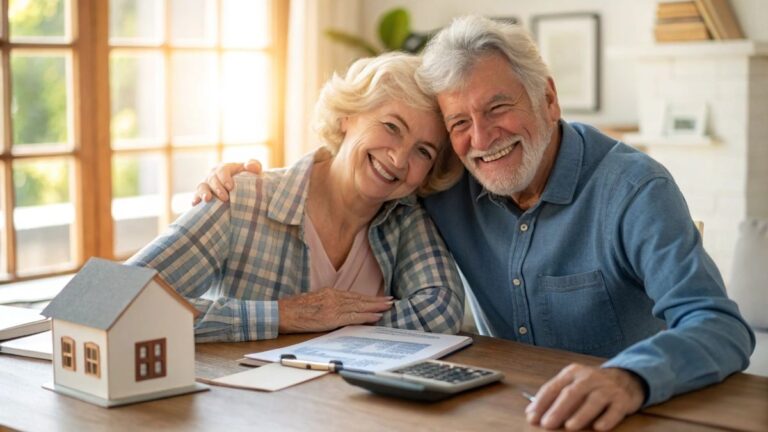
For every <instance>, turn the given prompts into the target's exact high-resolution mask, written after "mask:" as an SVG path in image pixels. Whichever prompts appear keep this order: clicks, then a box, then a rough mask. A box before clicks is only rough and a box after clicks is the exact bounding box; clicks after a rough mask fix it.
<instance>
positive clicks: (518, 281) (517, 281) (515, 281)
mask: <svg viewBox="0 0 768 432" xmlns="http://www.w3.org/2000/svg"><path fill="white" fill-rule="evenodd" d="M512 285H514V286H520V279H518V278H514V279H512Z"/></svg>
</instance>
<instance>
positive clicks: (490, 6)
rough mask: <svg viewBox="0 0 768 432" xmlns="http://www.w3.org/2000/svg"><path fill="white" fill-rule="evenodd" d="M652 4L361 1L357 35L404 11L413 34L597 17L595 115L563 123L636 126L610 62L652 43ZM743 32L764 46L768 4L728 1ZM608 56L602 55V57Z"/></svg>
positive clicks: (630, 70) (622, 66)
mask: <svg viewBox="0 0 768 432" xmlns="http://www.w3.org/2000/svg"><path fill="white" fill-rule="evenodd" d="M656 3H657V2H656V0H540V1H530V0H472V1H466V0H363V3H362V8H361V12H362V20H363V26H362V30H363V32H364V33H363V34H365V35H366V37H367V38H368V40H371V41H378V37H377V36H376V32H377V29H378V19H379V17H380V16H381V14H382V13H383V12H386V11H387V10H390V9H392V8H395V7H404V8H405V9H407V10H408V11H409V12H410V14H411V27H412V28H413V30H414V31H417V32H418V31H429V30H434V29H437V28H440V27H443V26H445V25H446V24H448V23H449V22H450V20H451V18H453V17H456V16H460V15H464V14H470V13H476V14H482V15H487V16H515V17H517V18H518V19H519V20H520V22H521V23H522V24H523V25H524V26H526V27H527V28H530V23H531V17H532V16H534V15H538V14H552V13H564V12H594V13H598V14H599V15H600V25H601V45H602V59H601V61H602V68H601V76H602V79H601V83H600V93H601V102H600V106H601V109H600V110H599V111H598V112H596V113H594V114H578V115H575V114H573V115H572V114H565V115H564V117H565V118H566V119H567V120H575V121H584V122H588V123H592V124H595V125H607V124H636V123H637V102H636V101H637V96H636V92H635V67H634V65H633V64H632V62H631V61H628V59H627V58H626V57H623V56H619V58H616V56H610V55H609V54H608V53H609V52H610V51H613V50H618V51H622V50H623V49H625V48H631V47H634V46H637V45H648V44H650V43H652V40H653V23H654V19H655V15H654V14H655V8H656ZM731 3H732V5H733V7H734V9H735V12H736V14H737V15H738V17H739V20H740V21H741V24H742V27H743V29H744V32H745V33H746V34H747V36H748V37H749V38H751V39H754V40H768V26H766V25H765V23H766V22H768V1H765V0H731ZM607 54H608V55H607Z"/></svg>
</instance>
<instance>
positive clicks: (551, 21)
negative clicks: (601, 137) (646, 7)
mask: <svg viewBox="0 0 768 432" xmlns="http://www.w3.org/2000/svg"><path fill="white" fill-rule="evenodd" d="M531 28H532V31H533V34H534V37H535V38H536V41H537V43H538V45H539V49H540V51H541V56H542V58H543V59H544V62H545V63H546V64H547V65H548V66H549V68H550V70H551V71H552V76H553V77H554V79H555V87H556V88H557V95H558V99H559V101H560V108H561V109H562V110H563V111H564V112H576V113H579V112H581V113H590V112H596V111H598V110H599V109H600V16H599V15H598V14H596V13H587V12H585V13H582V12H576V13H563V14H545V15H534V16H533V17H532V18H531Z"/></svg>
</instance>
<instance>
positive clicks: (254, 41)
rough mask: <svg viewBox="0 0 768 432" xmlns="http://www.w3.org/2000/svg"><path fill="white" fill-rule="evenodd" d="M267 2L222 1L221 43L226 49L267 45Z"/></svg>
mask: <svg viewBox="0 0 768 432" xmlns="http://www.w3.org/2000/svg"><path fill="white" fill-rule="evenodd" d="M269 13H270V9H269V0H222V1H221V15H222V16H221V42H222V44H223V45H224V46H227V47H256V48H262V47H266V46H267V45H269V42H270V38H269V34H270V28H269V23H270V21H271V20H270V17H269Z"/></svg>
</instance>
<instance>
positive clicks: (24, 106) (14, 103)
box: [11, 51, 71, 150]
mask: <svg viewBox="0 0 768 432" xmlns="http://www.w3.org/2000/svg"><path fill="white" fill-rule="evenodd" d="M69 70H70V68H69V61H68V56H67V55H66V54H62V55H32V54H30V52H29V51H26V52H22V53H19V52H14V53H12V54H11V86H12V92H11V94H12V96H11V113H12V121H13V144H14V150H24V149H25V147H26V149H31V148H29V147H27V145H29V144H34V145H35V147H33V148H36V149H42V148H43V147H48V146H54V147H59V148H60V147H66V146H68V144H67V143H68V142H69V141H70V140H69V113H68V112H69V103H68V101H69V100H70V99H71V98H70V95H69V94H68V93H69V90H68V89H69V88H70V86H68V85H67V83H68V82H69V81H70V74H69Z"/></svg>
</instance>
